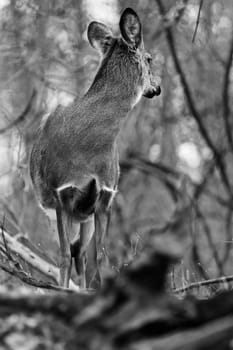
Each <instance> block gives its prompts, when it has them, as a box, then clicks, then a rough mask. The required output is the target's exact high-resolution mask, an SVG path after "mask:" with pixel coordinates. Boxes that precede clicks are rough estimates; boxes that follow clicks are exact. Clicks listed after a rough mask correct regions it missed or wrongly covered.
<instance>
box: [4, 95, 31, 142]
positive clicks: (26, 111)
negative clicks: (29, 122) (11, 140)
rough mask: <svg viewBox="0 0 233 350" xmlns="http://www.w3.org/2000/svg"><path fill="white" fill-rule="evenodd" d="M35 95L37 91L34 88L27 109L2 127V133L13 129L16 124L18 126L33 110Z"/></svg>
mask: <svg viewBox="0 0 233 350" xmlns="http://www.w3.org/2000/svg"><path fill="white" fill-rule="evenodd" d="M35 97H36V91H35V90H33V92H32V96H31V98H30V100H29V103H28V104H27V107H26V108H25V110H24V111H23V112H22V113H21V114H20V115H19V116H18V117H17V118H16V119H15V120H13V121H12V122H11V123H10V124H9V125H7V126H6V127H4V128H2V129H0V135H1V134H4V133H5V132H7V131H8V130H10V129H12V128H13V127H15V126H18V125H19V124H20V123H22V121H24V119H25V117H26V116H27V115H28V113H29V112H30V111H31V107H32V104H33V102H34V99H35Z"/></svg>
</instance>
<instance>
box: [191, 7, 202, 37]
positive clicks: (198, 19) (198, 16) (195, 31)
mask: <svg viewBox="0 0 233 350" xmlns="http://www.w3.org/2000/svg"><path fill="white" fill-rule="evenodd" d="M203 2H204V1H203V0H200V5H199V10H198V14H197V21H196V26H195V30H194V33H193V38H192V43H194V41H195V38H196V34H197V29H198V25H199V21H200V16H201V8H202V5H203Z"/></svg>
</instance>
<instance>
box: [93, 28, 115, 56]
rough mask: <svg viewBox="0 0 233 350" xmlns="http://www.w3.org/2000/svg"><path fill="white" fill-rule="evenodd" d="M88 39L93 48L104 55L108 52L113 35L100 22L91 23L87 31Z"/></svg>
mask: <svg viewBox="0 0 233 350" xmlns="http://www.w3.org/2000/svg"><path fill="white" fill-rule="evenodd" d="M87 37H88V40H89V42H90V44H91V46H92V47H94V48H95V49H97V50H99V51H100V52H101V53H102V54H103V55H104V54H105V53H106V52H107V51H108V49H109V47H110V45H111V43H112V41H113V35H112V31H111V29H109V28H108V27H107V26H106V25H104V24H102V23H99V22H91V23H90V24H89V26H88V29H87Z"/></svg>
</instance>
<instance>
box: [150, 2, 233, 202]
mask: <svg viewBox="0 0 233 350" xmlns="http://www.w3.org/2000/svg"><path fill="white" fill-rule="evenodd" d="M156 2H157V4H158V8H159V10H160V14H161V16H162V17H164V16H165V9H164V5H163V2H162V0H156ZM165 32H166V37H167V42H168V45H169V48H170V51H171V55H172V57H173V61H174V64H175V68H176V70H177V72H178V74H179V76H180V80H181V83H182V86H183V89H184V93H185V96H186V99H187V102H188V106H189V109H190V112H191V113H192V115H193V117H194V119H195V121H196V123H197V125H198V127H199V131H200V134H201V136H202V137H203V139H204V140H205V142H206V144H207V146H208V147H209V148H210V149H211V151H212V153H213V155H214V158H215V160H216V166H217V167H218V169H219V172H220V174H221V177H222V180H223V183H224V185H225V188H226V190H227V192H228V193H230V194H231V196H233V194H232V188H231V184H230V182H229V179H228V176H227V173H226V168H225V165H224V163H223V160H222V155H221V152H219V151H218V149H217V148H216V147H215V145H214V143H213V141H212V140H211V138H210V135H209V133H208V131H207V130H206V128H205V126H204V124H203V122H202V119H201V116H200V114H199V112H198V110H197V108H196V105H195V102H194V99H193V96H192V93H191V89H190V87H189V84H188V82H187V79H186V76H185V74H184V71H183V68H182V66H181V64H180V61H179V58H178V55H177V52H176V48H175V43H174V37H173V33H172V31H171V29H170V28H166V29H165Z"/></svg>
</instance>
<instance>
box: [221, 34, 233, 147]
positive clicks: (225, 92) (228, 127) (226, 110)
mask: <svg viewBox="0 0 233 350" xmlns="http://www.w3.org/2000/svg"><path fill="white" fill-rule="evenodd" d="M232 59H233V31H232V35H231V44H230V49H229V54H228V58H227V61H226V69H225V73H224V80H223V89H222V103H223V118H224V122H225V131H226V135H227V139H228V142H229V145H230V147H231V150H232V151H233V137H232V124H231V122H230V113H231V110H230V103H229V101H230V97H229V83H230V72H231V67H232Z"/></svg>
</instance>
